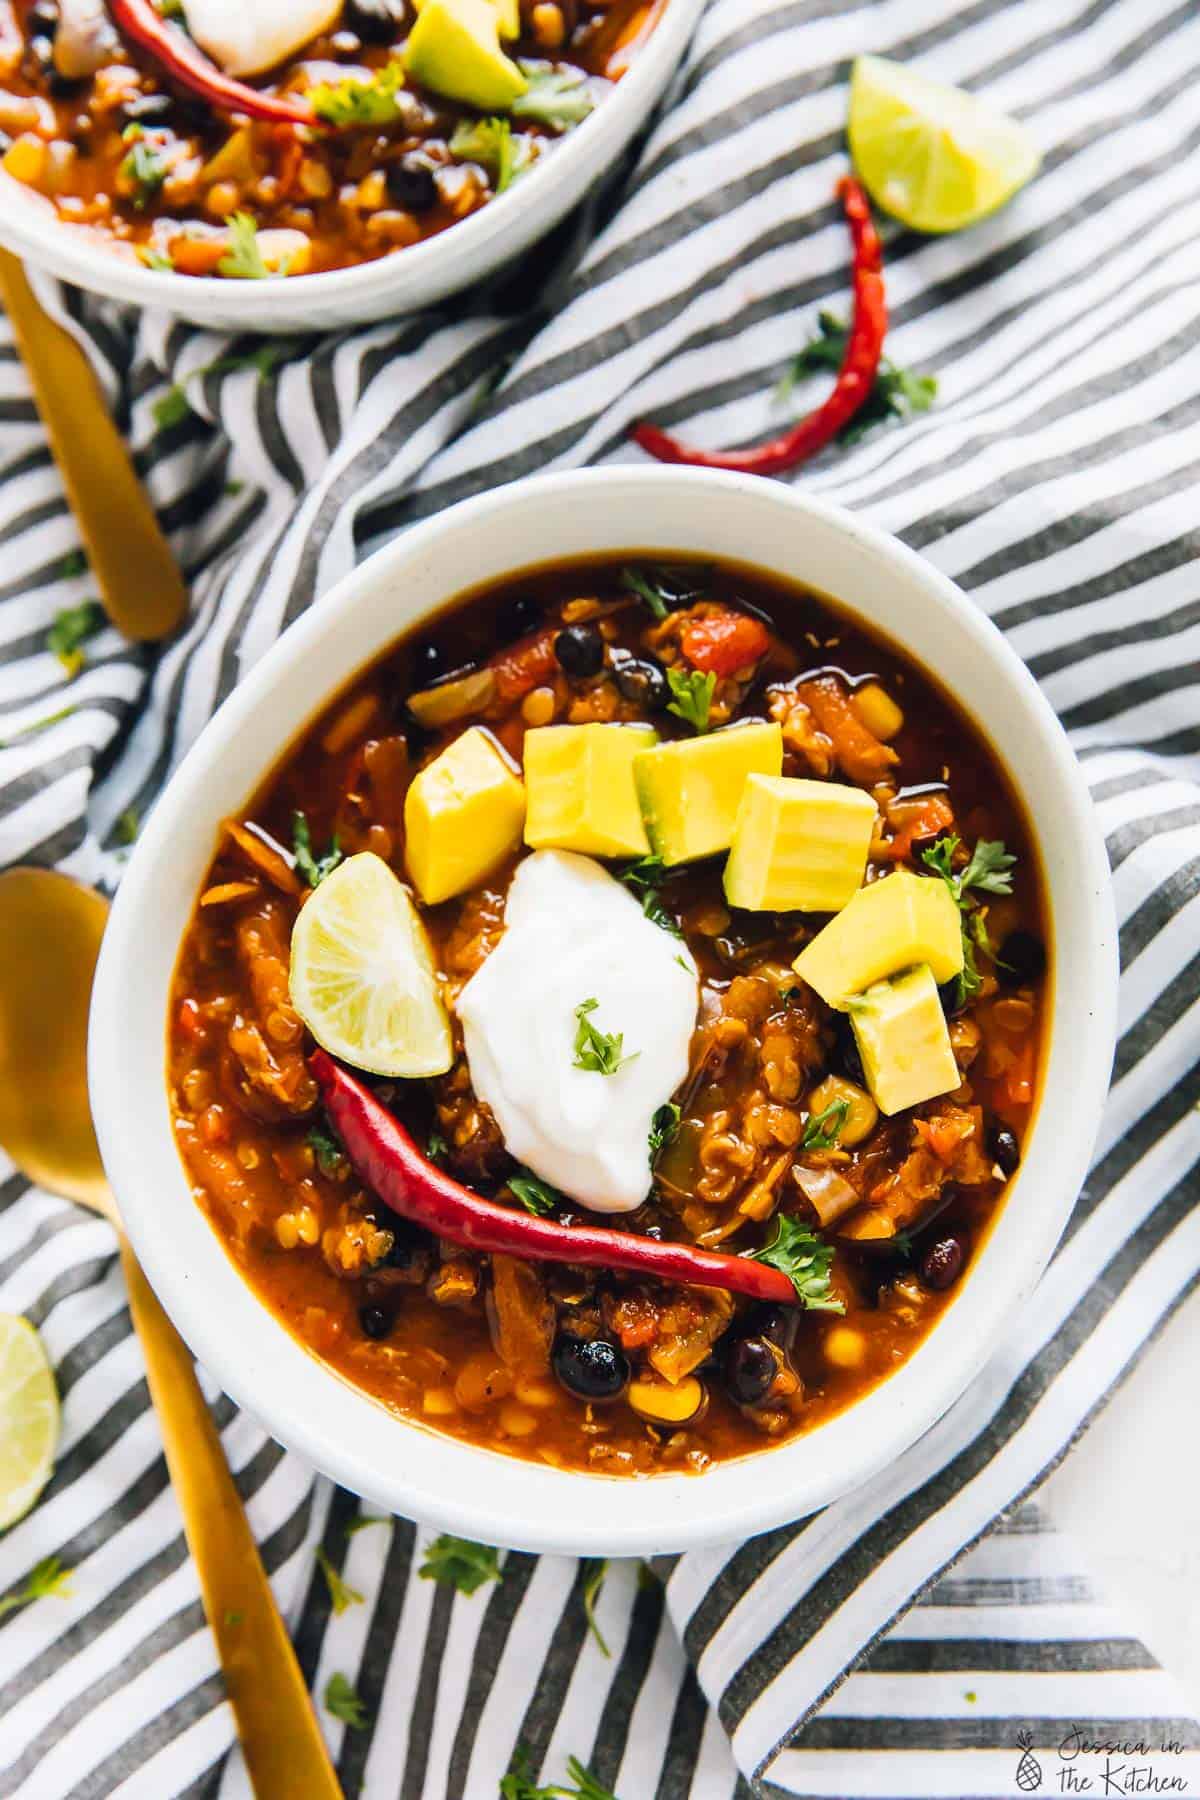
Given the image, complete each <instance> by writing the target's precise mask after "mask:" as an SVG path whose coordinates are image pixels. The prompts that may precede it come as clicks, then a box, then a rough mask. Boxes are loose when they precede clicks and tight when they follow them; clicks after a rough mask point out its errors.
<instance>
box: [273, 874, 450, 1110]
mask: <svg viewBox="0 0 1200 1800" xmlns="http://www.w3.org/2000/svg"><path fill="white" fill-rule="evenodd" d="M291 991H292V1005H293V1006H294V1007H295V1008H296V1011H297V1012H298V1013H299V1014H300V1017H301V1018H302V1019H303V1020H304V1023H305V1024H306V1025H307V1026H308V1029H309V1030H310V1031H311V1032H312V1034H313V1036H314V1037H315V1038H316V1040H317V1042H318V1044H321V1045H322V1046H323V1047H324V1048H325V1049H326V1050H328V1051H329V1053H330V1055H331V1056H336V1057H339V1058H340V1059H341V1060H342V1061H343V1062H348V1063H350V1064H351V1065H352V1066H353V1067H354V1068H356V1069H365V1070H367V1071H368V1073H369V1074H372V1075H397V1076H415V1075H441V1074H443V1073H444V1072H445V1071H446V1070H447V1069H448V1068H449V1067H450V1064H451V1062H452V1061H453V1058H454V1051H453V1046H452V1043H451V1037H450V1021H449V1018H448V1017H447V1014H446V1007H445V1004H444V1002H443V1000H442V996H441V992H440V990H439V988H438V981H437V973H436V970H435V968H434V962H433V953H432V951H431V949H430V947H429V939H428V937H427V936H426V935H425V927H424V926H423V925H422V923H421V919H420V915H419V914H418V912H417V909H416V906H415V904H414V902H413V898H412V895H411V894H410V893H409V891H408V889H407V888H406V887H405V886H404V884H403V883H402V882H401V881H399V880H398V879H397V877H396V876H395V875H393V873H392V871H391V870H390V869H389V868H388V866H387V864H386V863H385V862H384V861H383V860H382V859H381V858H380V857H378V856H373V855H372V854H371V853H370V851H363V852H362V853H361V854H360V855H358V856H351V857H349V858H348V859H347V861H346V862H344V863H342V864H341V865H340V867H338V868H337V869H335V870H334V872H333V874H332V875H327V876H326V877H325V879H324V881H322V882H321V884H320V886H319V887H317V888H314V890H313V892H312V893H311V894H310V896H309V898H308V899H307V900H306V901H305V903H304V905H303V906H302V907H301V909H300V916H299V918H298V919H297V920H296V924H295V929H294V930H293V932H292V976H291Z"/></svg>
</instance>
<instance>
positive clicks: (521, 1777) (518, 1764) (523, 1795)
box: [500, 1744, 617, 1800]
mask: <svg viewBox="0 0 1200 1800" xmlns="http://www.w3.org/2000/svg"><path fill="white" fill-rule="evenodd" d="M567 1775H568V1777H569V1779H570V1780H571V1781H572V1782H573V1783H574V1786H573V1787H563V1786H562V1784H561V1783H560V1782H557V1781H552V1782H551V1783H550V1784H549V1785H548V1786H547V1787H539V1786H538V1785H537V1784H536V1783H535V1782H534V1779H533V1776H532V1775H531V1774H530V1770H529V1752H528V1751H527V1750H526V1749H525V1746H524V1745H523V1744H518V1746H517V1748H516V1750H514V1752H513V1758H512V1762H511V1763H510V1764H509V1769H508V1774H507V1775H502V1776H501V1777H500V1800H617V1796H616V1794H614V1793H613V1792H612V1791H611V1789H609V1788H606V1787H601V1785H600V1783H599V1782H598V1781H597V1780H596V1777H595V1776H594V1775H593V1774H592V1772H591V1770H590V1769H587V1768H585V1767H584V1765H583V1764H582V1763H581V1762H580V1760H579V1758H578V1757H577V1756H568V1758H567Z"/></svg>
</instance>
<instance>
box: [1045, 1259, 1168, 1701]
mask: <svg viewBox="0 0 1200 1800" xmlns="http://www.w3.org/2000/svg"><path fill="white" fill-rule="evenodd" d="M1198 1384H1200V1290H1197V1291H1195V1292H1193V1293H1192V1294H1191V1295H1190V1297H1189V1298H1188V1299H1187V1300H1185V1301H1184V1303H1183V1304H1182V1306H1181V1307H1180V1308H1179V1310H1178V1311H1177V1312H1176V1313H1175V1315H1174V1317H1173V1318H1172V1319H1171V1320H1170V1322H1169V1323H1168V1324H1167V1325H1166V1326H1165V1327H1164V1329H1163V1331H1162V1333H1161V1335H1160V1336H1159V1337H1158V1339H1157V1340H1156V1341H1155V1342H1154V1343H1153V1344H1151V1346H1150V1347H1149V1349H1147V1350H1146V1351H1145V1352H1144V1353H1143V1355H1142V1359H1141V1361H1140V1363H1139V1364H1138V1365H1137V1367H1136V1368H1135V1369H1134V1371H1133V1373H1132V1374H1131V1375H1129V1376H1128V1377H1127V1378H1126V1380H1125V1382H1124V1384H1123V1385H1122V1386H1121V1387H1120V1388H1118V1390H1117V1392H1116V1393H1115V1394H1114V1396H1113V1397H1112V1399H1111V1400H1110V1401H1109V1402H1108V1404H1107V1406H1106V1407H1105V1408H1104V1410H1103V1412H1102V1413H1100V1415H1099V1416H1098V1417H1097V1418H1096V1419H1094V1420H1093V1422H1092V1424H1091V1425H1090V1426H1089V1428H1088V1430H1087V1431H1086V1432H1085V1434H1084V1435H1083V1437H1081V1438H1080V1440H1079V1442H1078V1443H1077V1444H1076V1445H1075V1446H1074V1448H1073V1449H1072V1450H1071V1451H1070V1452H1069V1453H1068V1454H1067V1456H1066V1458H1065V1459H1064V1461H1063V1462H1062V1463H1061V1464H1060V1466H1059V1467H1058V1468H1057V1469H1056V1470H1055V1472H1054V1474H1053V1475H1052V1476H1051V1477H1050V1478H1049V1480H1048V1481H1047V1482H1046V1483H1045V1484H1044V1485H1043V1487H1042V1489H1041V1492H1040V1495H1039V1498H1040V1499H1041V1500H1042V1502H1043V1504H1044V1505H1045V1506H1046V1508H1047V1510H1048V1512H1049V1513H1050V1515H1051V1517H1052V1518H1053V1519H1054V1521H1055V1523H1056V1524H1058V1525H1059V1526H1060V1527H1062V1529H1063V1530H1065V1531H1069V1532H1070V1533H1072V1535H1073V1536H1074V1537H1075V1538H1076V1539H1077V1540H1078V1541H1079V1542H1080V1544H1081V1545H1082V1546H1083V1547H1084V1548H1085V1550H1086V1554H1087V1560H1088V1563H1089V1565H1090V1569H1091V1573H1092V1575H1093V1576H1094V1578H1095V1582H1096V1586H1097V1588H1098V1589H1099V1591H1100V1593H1101V1594H1102V1595H1103V1597H1104V1598H1105V1599H1107V1600H1109V1601H1111V1603H1112V1604H1113V1605H1114V1606H1115V1607H1116V1608H1117V1609H1118V1611H1119V1612H1121V1613H1122V1615H1123V1616H1124V1618H1125V1620H1126V1622H1127V1623H1128V1626H1129V1629H1130V1631H1131V1632H1134V1633H1136V1634H1137V1636H1139V1637H1140V1638H1141V1639H1142V1641H1143V1643H1144V1644H1145V1645H1146V1646H1147V1648H1148V1649H1149V1650H1151V1651H1152V1652H1153V1654H1154V1655H1155V1656H1156V1657H1157V1658H1158V1660H1159V1662H1160V1663H1162V1665H1163V1667H1164V1668H1165V1669H1168V1670H1170V1672H1171V1674H1172V1675H1174V1677H1175V1678H1176V1680H1177V1681H1178V1683H1179V1685H1180V1688H1181V1690H1182V1694H1183V1699H1184V1701H1185V1703H1186V1704H1188V1705H1189V1706H1190V1707H1191V1708H1192V1710H1193V1711H1194V1712H1195V1713H1196V1715H1197V1716H1198V1717H1200V1430H1198V1429H1197V1386H1198Z"/></svg>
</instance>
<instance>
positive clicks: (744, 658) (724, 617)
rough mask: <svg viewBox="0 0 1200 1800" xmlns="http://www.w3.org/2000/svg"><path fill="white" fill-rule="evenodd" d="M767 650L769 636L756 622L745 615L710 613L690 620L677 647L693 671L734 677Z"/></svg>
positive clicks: (760, 624)
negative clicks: (704, 616)
mask: <svg viewBox="0 0 1200 1800" xmlns="http://www.w3.org/2000/svg"><path fill="white" fill-rule="evenodd" d="M770 647H771V635H770V633H769V632H768V630H767V628H766V626H765V625H763V624H762V623H761V622H760V621H759V620H758V619H751V618H750V617H749V616H748V615H747V614H746V613H735V612H723V613H710V614H709V615H708V617H707V618H702V619H694V620H693V621H692V623H691V624H690V625H689V626H687V628H686V629H685V631H684V633H683V635H682V637H681V638H680V640H679V648H680V649H681V650H682V651H683V654H684V656H685V657H686V658H687V660H688V661H689V662H690V663H691V665H692V667H693V668H694V669H700V670H701V671H702V672H703V673H704V674H706V675H707V674H709V673H710V672H711V673H712V674H714V675H721V676H724V675H734V674H736V673H737V671H738V670H739V669H748V668H749V667H750V665H751V664H752V663H756V662H757V661H758V660H759V658H760V657H762V656H765V655H766V654H767V651H768V650H769V649H770Z"/></svg>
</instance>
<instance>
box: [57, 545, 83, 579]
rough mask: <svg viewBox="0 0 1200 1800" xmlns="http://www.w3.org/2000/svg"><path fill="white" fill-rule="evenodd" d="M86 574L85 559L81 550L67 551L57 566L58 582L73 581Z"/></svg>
mask: <svg viewBox="0 0 1200 1800" xmlns="http://www.w3.org/2000/svg"><path fill="white" fill-rule="evenodd" d="M86 573H87V557H86V556H85V555H84V554H83V551H82V550H68V551H67V554H66V555H65V556H64V557H63V559H62V561H61V563H59V565H58V574H59V579H60V581H73V580H74V579H75V577H76V576H77V575H85V574H86Z"/></svg>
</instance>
